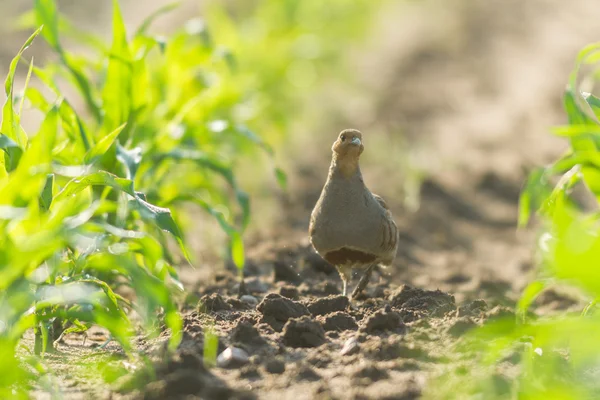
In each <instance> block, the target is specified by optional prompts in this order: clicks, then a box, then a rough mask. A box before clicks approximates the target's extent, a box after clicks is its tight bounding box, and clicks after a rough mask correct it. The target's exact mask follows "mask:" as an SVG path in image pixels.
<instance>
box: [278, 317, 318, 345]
mask: <svg viewBox="0 0 600 400" xmlns="http://www.w3.org/2000/svg"><path fill="white" fill-rule="evenodd" d="M325 342H326V339H325V331H324V330H323V327H322V326H321V324H319V323H318V322H315V321H313V320H312V319H310V318H309V317H307V316H304V317H301V318H295V319H290V320H289V321H288V322H287V323H286V324H285V326H284V328H283V343H284V344H285V345H287V346H291V347H318V346H320V345H322V344H323V343H325Z"/></svg>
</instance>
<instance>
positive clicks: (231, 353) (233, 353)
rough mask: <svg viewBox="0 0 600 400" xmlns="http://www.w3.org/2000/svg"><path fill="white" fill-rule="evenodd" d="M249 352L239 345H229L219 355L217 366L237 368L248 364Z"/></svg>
mask: <svg viewBox="0 0 600 400" xmlns="http://www.w3.org/2000/svg"><path fill="white" fill-rule="evenodd" d="M249 359H250V357H249V356H248V353H246V352H245V351H244V350H242V349H240V348H238V347H228V348H226V349H225V351H224V352H222V353H221V354H219V356H218V357H217V367H220V368H237V367H241V366H242V365H245V364H248V361H249Z"/></svg>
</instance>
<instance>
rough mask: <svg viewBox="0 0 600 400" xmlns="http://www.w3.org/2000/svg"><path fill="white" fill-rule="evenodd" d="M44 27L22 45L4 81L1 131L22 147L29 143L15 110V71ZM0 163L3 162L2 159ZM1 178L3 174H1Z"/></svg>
mask: <svg viewBox="0 0 600 400" xmlns="http://www.w3.org/2000/svg"><path fill="white" fill-rule="evenodd" d="M41 30H42V28H39V29H38V30H36V31H35V32H34V33H33V34H32V35H31V36H30V37H29V39H27V41H26V42H25V44H24V45H23V46H22V47H21V49H20V50H19V52H18V53H17V55H16V56H15V58H13V60H12V61H11V63H10V67H9V70H8V76H7V77H6V81H5V83H4V89H5V92H6V103H4V107H3V109H2V124H1V125H0V132H2V134H4V135H6V136H8V137H9V138H10V139H12V140H13V141H15V143H17V144H18V145H19V147H21V148H22V149H24V148H25V146H26V145H27V135H26V134H25V132H24V131H23V128H21V125H20V116H19V114H17V113H16V112H15V110H14V105H13V101H14V96H13V93H14V83H15V72H16V70H17V65H18V64H19V60H21V56H22V55H23V52H24V51H25V50H27V48H28V47H29V46H30V45H31V43H33V40H34V39H35V38H36V37H37V36H38V35H39V34H40V32H41ZM0 163H3V162H2V161H0ZM2 169H3V168H2V167H0V174H2ZM0 178H1V176H0Z"/></svg>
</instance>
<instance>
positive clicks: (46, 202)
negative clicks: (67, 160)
mask: <svg viewBox="0 0 600 400" xmlns="http://www.w3.org/2000/svg"><path fill="white" fill-rule="evenodd" d="M53 188H54V174H48V177H47V179H46V184H45V185H44V189H42V195H41V196H40V206H41V208H42V209H43V210H45V211H48V210H50V205H51V204H52V195H53Z"/></svg>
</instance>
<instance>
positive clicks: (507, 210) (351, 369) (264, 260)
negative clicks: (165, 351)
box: [40, 0, 600, 400]
mask: <svg viewBox="0 0 600 400" xmlns="http://www.w3.org/2000/svg"><path fill="white" fill-rule="evenodd" d="M599 17H600V6H599V5H597V2H595V0H577V1H572V2H568V3H567V2H564V1H559V0H531V1H527V2H522V1H519V0H510V1H506V0H502V1H500V0H472V1H467V0H456V1H453V2H439V1H433V0H431V1H421V2H407V3H405V2H388V6H386V8H385V12H383V13H381V15H379V16H378V22H377V23H376V26H375V29H374V32H373V33H372V37H370V38H369V39H368V40H367V43H366V45H364V46H361V47H360V48H357V49H354V50H353V51H352V52H351V54H350V55H349V60H350V61H349V62H350V63H351V65H352V66H353V68H354V69H355V70H356V72H357V76H358V83H357V85H356V86H355V87H353V88H346V89H345V90H338V91H334V92H332V93H315V98H314V100H315V104H316V105H317V107H315V108H318V105H319V104H324V103H325V100H327V103H328V104H329V106H327V113H328V115H326V116H323V115H320V116H321V117H322V118H321V119H317V120H316V121H317V122H315V121H313V122H311V125H310V129H313V130H314V132H316V133H315V134H314V135H312V136H310V142H311V145H314V146H315V149H314V151H307V152H300V153H301V154H298V152H297V151H296V152H292V151H290V150H289V149H287V150H286V149H282V150H281V152H280V154H283V157H286V156H288V160H287V167H288V171H289V175H290V182H291V189H290V193H289V194H288V195H287V196H282V195H280V196H278V197H276V198H277V199H278V200H277V205H278V208H277V209H278V210H279V212H278V215H277V219H276V222H277V223H276V224H274V225H272V226H271V225H269V226H262V227H261V229H259V230H257V233H256V234H255V235H254V236H253V237H252V238H250V241H251V244H250V246H249V247H250V248H249V261H248V267H247V268H246V280H245V284H246V290H247V296H246V297H244V298H242V299H240V298H239V296H238V292H239V282H238V281H237V279H236V278H235V275H234V271H233V270H232V269H227V268H224V269H222V270H219V271H216V272H214V273H210V274H209V275H208V276H206V274H204V275H203V276H202V279H200V280H198V281H197V282H190V284H191V287H190V289H191V290H192V291H193V292H194V293H195V294H196V295H197V296H198V297H200V298H202V300H203V304H204V307H205V308H204V309H202V310H196V309H193V308H190V309H189V310H187V311H186V312H185V335H184V340H183V342H182V344H181V346H180V348H179V350H178V352H177V354H176V355H175V356H174V357H172V358H171V359H169V360H165V359H164V357H162V356H161V354H162V353H161V352H160V350H156V349H157V348H158V349H160V348H161V345H160V343H161V341H160V340H159V341H158V342H156V343H146V342H144V341H141V342H140V346H141V348H145V349H146V350H147V351H148V353H149V354H154V355H153V358H154V360H155V361H156V362H157V363H158V365H159V368H158V370H157V376H156V379H153V380H152V382H148V384H147V385H146V386H145V388H144V390H142V391H137V392H134V393H133V394H118V393H110V392H109V391H108V390H107V389H106V388H105V387H103V386H102V387H99V386H98V385H97V384H93V383H92V384H86V382H87V381H86V380H85V379H88V378H89V377H88V378H74V377H72V376H68V373H65V374H66V376H63V377H61V382H62V383H61V384H60V385H61V386H62V387H63V388H65V387H66V388H72V389H66V390H65V392H64V393H65V395H66V396H65V397H66V398H100V397H102V398H121V397H123V398H147V399H166V398H186V399H191V398H205V399H226V398H232V399H253V398H257V399H278V400H281V399H294V400H300V399H413V398H419V397H420V396H421V393H422V391H423V388H424V387H425V386H426V385H427V382H428V380H429V379H431V377H432V376H435V375H436V374H437V373H439V372H440V370H441V369H442V367H441V366H442V365H448V364H449V363H450V364H451V363H452V356H451V354H449V352H448V349H449V348H451V347H452V346H453V345H454V344H455V343H457V342H458V341H460V339H461V336H462V335H463V334H464V333H465V332H467V331H468V330H469V329H471V328H473V327H476V326H479V325H481V324H483V323H484V322H485V321H487V320H488V319H490V318H494V317H497V316H499V315H510V314H511V313H512V312H513V311H512V309H513V307H514V304H515V301H516V299H517V298H518V296H519V292H520V290H521V289H522V288H523V287H524V286H525V285H526V283H527V282H528V281H529V280H530V279H531V277H532V274H533V273H534V270H533V268H534V265H533V264H534V262H533V257H532V254H533V244H534V240H535V232H534V231H533V230H528V231H522V232H518V231H517V229H516V216H517V212H516V211H517V202H518V195H519V190H520V187H521V184H522V182H523V179H524V178H525V176H526V172H527V171H528V170H529V169H530V168H531V167H532V166H535V165H540V164H542V163H545V162H548V161H550V160H552V159H553V158H554V157H555V156H556V155H558V154H559V153H560V152H561V151H562V150H563V143H561V142H560V141H558V140H556V139H555V138H553V137H551V136H550V134H549V131H548V129H549V127H551V126H553V125H557V124H560V123H562V122H564V117H563V114H562V109H561V94H562V89H563V88H564V84H565V83H566V80H567V76H568V73H569V71H570V69H571V67H572V65H573V61H574V59H575V56H576V54H577V51H578V50H579V49H580V48H581V47H583V46H584V45H586V44H588V43H590V42H592V41H595V40H597V39H598V38H599V37H600V26H598V25H597V24H595V22H596V21H598V18H599ZM320 102H321V103H320ZM331 104H333V106H332V105H331ZM346 127H356V128H359V129H361V130H362V131H363V133H364V135H365V153H364V157H363V160H362V170H363V174H364V176H365V182H366V184H367V185H368V186H369V187H370V188H371V189H372V190H373V191H374V192H376V193H378V194H380V195H382V196H383V197H384V198H385V199H386V201H387V203H388V205H390V207H391V209H392V212H393V213H394V216H395V219H396V221H397V223H398V226H399V228H400V231H401V244H400V248H399V250H398V254H397V258H396V261H395V263H394V266H393V268H390V269H388V270H382V271H378V272H377V273H376V274H374V277H373V279H372V281H371V283H370V285H369V286H368V288H367V291H366V294H365V295H364V296H363V297H362V298H360V299H358V300H357V301H355V302H353V303H352V304H350V303H349V302H348V301H347V300H346V299H345V298H344V297H341V296H340V288H341V282H340V279H339V277H338V275H337V273H336V271H335V270H334V269H333V268H332V267H331V266H330V265H328V264H327V263H325V262H324V261H322V260H321V259H320V258H319V257H318V256H317V255H316V254H315V253H314V252H313V251H312V249H311V247H310V245H309V243H308V238H307V228H308V218H309V215H310V211H311V209H312V207H313V205H314V204H315V202H316V200H317V198H318V195H319V192H320V189H321V186H322V184H323V182H324V180H325V177H326V174H327V165H328V163H329V157H330V150H329V148H330V143H331V142H333V140H334V139H335V137H336V135H337V133H338V131H339V130H341V129H342V128H346ZM306 138H307V137H306V136H302V137H301V138H296V139H294V138H292V139H291V141H290V148H296V147H294V146H296V145H297V144H298V143H301V142H303V141H304V142H305V141H306ZM370 143H373V145H372V147H370ZM292 154H294V156H292ZM400 157H407V158H408V159H409V161H408V162H404V161H403V160H399V159H398V158H400ZM417 174H418V176H422V177H423V179H422V184H421V186H420V190H419V198H420V203H419V207H418V209H415V208H412V207H410V206H409V203H407V202H406V201H405V200H404V196H405V195H406V191H405V190H404V189H405V185H404V183H405V181H406V179H409V178H410V177H411V176H412V177H414V176H415V175H417ZM266 201H267V200H265V202H266ZM258 203H259V205H258V207H259V209H260V200H259V201H258ZM269 204H270V205H271V204H272V203H269ZM190 276H191V275H190ZM579 301H580V300H579V299H573V298H570V297H568V296H566V295H564V294H561V293H558V292H550V293H549V294H547V295H545V296H542V298H541V299H540V300H539V301H538V304H537V305H536V307H537V312H550V311H552V310H555V309H564V308H567V307H574V306H577V304H578V302H579ZM207 311H208V312H207ZM207 324H211V325H213V326H214V329H215V331H216V332H217V333H218V335H219V350H220V352H221V351H224V350H225V349H226V348H227V347H229V346H234V347H236V348H239V349H241V350H243V352H244V353H241V354H240V355H237V359H234V360H233V361H231V364H230V365H228V366H227V367H223V368H220V367H218V368H213V369H210V370H208V369H206V368H205V367H204V366H203V364H202V354H203V341H204V336H203V328H204V327H206V326H207ZM98 335H99V336H100V337H101V338H102V339H103V337H102V335H101V333H99V334H98ZM163 339H164V338H163ZM91 344H94V345H95V346H97V343H96V342H94V341H91ZM81 347H83V349H82V350H81V351H82V352H83V353H85V354H88V355H89V356H90V357H93V356H94V354H97V350H94V347H90V343H88V345H86V346H81ZM69 349H71V350H69ZM72 349H73V347H69V346H66V345H65V346H60V347H59V350H60V351H61V352H63V353H61V355H59V356H52V357H58V358H59V359H60V360H59V361H57V364H61V363H62V364H68V363H69V358H68V354H69V352H70V351H72ZM111 349H112V350H114V351H117V347H116V345H112V344H111V345H110V346H109V347H107V350H111ZM152 349H154V350H152ZM103 354H104V353H103ZM246 355H247V356H248V357H247V358H246V357H245V356H246ZM234 358H235V357H234ZM89 379H91V380H90V381H89V382H94V380H93V378H89ZM40 397H44V396H43V395H40Z"/></svg>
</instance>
